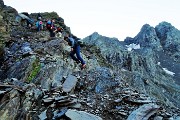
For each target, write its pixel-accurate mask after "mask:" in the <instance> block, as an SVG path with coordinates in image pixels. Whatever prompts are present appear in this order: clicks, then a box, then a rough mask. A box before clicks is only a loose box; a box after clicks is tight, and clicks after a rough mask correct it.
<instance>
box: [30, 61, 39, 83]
mask: <svg viewBox="0 0 180 120" xmlns="http://www.w3.org/2000/svg"><path fill="white" fill-rule="evenodd" d="M40 69H41V64H40V62H39V59H36V60H35V61H34V62H33V64H32V71H31V72H30V74H29V76H28V79H27V80H28V82H31V81H32V80H33V79H34V78H35V77H36V75H37V74H38V73H39V71H40Z"/></svg>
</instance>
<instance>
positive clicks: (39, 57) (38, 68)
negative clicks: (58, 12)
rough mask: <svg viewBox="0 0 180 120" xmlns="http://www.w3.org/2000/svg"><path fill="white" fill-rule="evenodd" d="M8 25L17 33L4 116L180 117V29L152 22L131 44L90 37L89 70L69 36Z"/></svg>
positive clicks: (5, 60)
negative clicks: (83, 66)
mask: <svg viewBox="0 0 180 120" xmlns="http://www.w3.org/2000/svg"><path fill="white" fill-rule="evenodd" d="M0 4H1V10H2V9H4V7H5V5H4V3H3V1H2V0H1V1H0ZM1 13H2V12H1ZM3 13H4V12H3ZM10 13H12V12H10ZM10 13H9V12H7V14H8V16H9V14H10ZM0 15H1V16H3V17H2V18H3V19H1V20H2V22H4V20H5V17H4V14H0ZM16 15H17V13H16V12H14V15H12V16H14V17H15V16H16ZM31 15H32V17H33V15H34V17H35V16H36V14H31ZM53 15H54V13H53ZM57 17H58V16H57ZM11 20H12V21H11ZM11 20H10V23H13V21H14V19H13V17H12V18H11ZM63 21H64V20H63ZM58 24H59V25H61V26H65V28H67V29H66V31H65V32H67V31H68V32H70V28H68V27H66V25H64V24H63V25H62V22H60V23H58ZM1 25H3V24H1ZM8 25H9V28H10V31H9V32H8V31H4V32H5V33H6V34H8V35H9V36H7V37H4V39H1V40H2V41H3V44H2V46H4V47H2V48H1V49H3V53H2V54H1V58H2V59H1V69H0V77H1V80H0V96H1V97H0V108H1V109H0V118H1V119H2V120H7V119H8V120H13V119H18V120H24V119H27V120H29V119H32V120H38V119H40V120H45V119H48V120H52V119H57V120H59V119H60V120H68V119H72V120H77V118H76V117H79V118H81V119H86V120H88V119H89V120H91V119H94V120H101V119H103V120H139V119H149V120H157V119H158V120H162V119H169V120H178V119H179V118H180V114H179V113H180V109H179V108H180V103H179V101H180V96H179V93H180V86H179V85H180V84H179V78H180V77H179V69H180V66H179V59H178V58H179V48H180V47H179V45H180V44H179V41H180V37H179V36H180V34H179V33H180V32H179V31H178V30H177V29H176V28H175V27H173V26H172V25H171V24H170V23H167V22H162V23H160V24H159V25H157V26H156V27H155V28H153V27H151V26H150V25H148V24H146V25H144V26H143V27H142V29H141V31H140V32H139V33H138V34H137V36H136V37H134V38H127V39H126V40H125V41H124V42H120V41H118V40H117V39H115V38H108V37H105V36H102V35H99V34H98V33H97V32H95V33H93V34H92V35H90V36H88V37H86V38H84V39H83V41H84V43H85V46H84V47H83V48H82V56H83V58H84V59H85V61H86V63H87V68H86V69H85V70H83V71H82V70H81V69H80V66H79V65H78V64H76V63H74V62H73V61H72V59H71V58H70V57H69V52H70V47H69V46H68V45H67V43H66V42H65V41H64V40H63V38H54V39H48V36H49V33H48V31H46V30H45V31H40V32H35V31H31V30H27V29H26V28H25V27H23V26H14V24H8ZM0 27H1V28H2V27H4V26H0ZM1 33H2V32H1ZM134 44H136V45H138V44H139V47H136V48H135V47H134ZM130 47H131V49H128V48H130ZM165 68H167V69H165ZM168 70H169V72H168ZM172 73H173V74H172Z"/></svg>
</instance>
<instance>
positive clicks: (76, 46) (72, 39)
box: [19, 13, 86, 69]
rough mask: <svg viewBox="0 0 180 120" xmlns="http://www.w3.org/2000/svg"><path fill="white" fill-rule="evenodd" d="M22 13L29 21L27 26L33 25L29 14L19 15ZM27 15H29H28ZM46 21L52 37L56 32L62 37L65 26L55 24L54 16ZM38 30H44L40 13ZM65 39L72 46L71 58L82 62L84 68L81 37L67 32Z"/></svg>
mask: <svg viewBox="0 0 180 120" xmlns="http://www.w3.org/2000/svg"><path fill="white" fill-rule="evenodd" d="M20 15H21V17H24V18H25V20H26V23H27V27H28V28H31V27H32V26H33V22H34V21H32V20H31V19H30V17H29V15H28V14H25V13H23V14H19V16H20ZM24 15H25V16H24ZM26 16H27V17H26ZM45 22H46V29H47V30H48V31H49V33H50V37H52V38H53V37H55V36H56V34H58V35H59V36H60V37H62V32H63V28H61V27H56V26H55V18H52V19H51V20H47V21H45ZM35 26H36V28H35V29H36V30H37V32H39V31H41V30H43V29H44V28H43V21H42V16H41V14H40V13H39V14H38V15H37V21H36V24H35ZM64 40H65V41H66V42H68V45H69V46H71V52H70V56H71V58H72V59H73V60H74V61H75V62H76V63H77V64H79V63H81V69H84V68H85V67H86V63H85V61H84V60H83V58H82V56H81V55H80V50H81V44H80V43H81V42H80V38H77V37H76V36H74V35H72V34H70V33H67V34H65V35H64ZM75 54H76V56H75Z"/></svg>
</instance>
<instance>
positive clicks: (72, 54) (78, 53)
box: [70, 45, 85, 65]
mask: <svg viewBox="0 0 180 120" xmlns="http://www.w3.org/2000/svg"><path fill="white" fill-rule="evenodd" d="M80 51H81V47H80V46H79V45H77V46H75V47H74V50H73V51H71V53H70V56H71V58H72V59H73V60H75V61H79V60H80V61H81V64H82V65H83V64H85V61H84V60H83V59H82V57H81V55H80ZM75 53H76V57H75V56H74V54H75Z"/></svg>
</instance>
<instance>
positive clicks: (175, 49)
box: [155, 22, 180, 62]
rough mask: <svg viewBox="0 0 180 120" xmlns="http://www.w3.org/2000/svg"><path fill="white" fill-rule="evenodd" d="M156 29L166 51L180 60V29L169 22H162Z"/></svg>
mask: <svg viewBox="0 0 180 120" xmlns="http://www.w3.org/2000/svg"><path fill="white" fill-rule="evenodd" d="M155 30H156V33H157V36H158V38H159V39H160V42H161V45H162V47H163V50H164V51H165V53H167V54H169V55H170V56H171V57H172V58H173V59H174V60H176V61H177V62H180V59H179V58H180V54H179V53H180V31H179V30H178V29H176V28H175V27H174V26H172V25H171V24H170V23H167V22H162V23H160V24H159V25H157V26H156V27H155Z"/></svg>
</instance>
